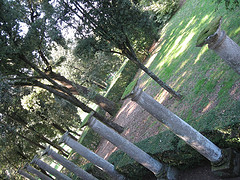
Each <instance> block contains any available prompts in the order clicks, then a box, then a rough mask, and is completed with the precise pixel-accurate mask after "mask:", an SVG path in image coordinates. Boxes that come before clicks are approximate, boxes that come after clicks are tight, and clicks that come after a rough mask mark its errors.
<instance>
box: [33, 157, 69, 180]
mask: <svg viewBox="0 0 240 180" xmlns="http://www.w3.org/2000/svg"><path fill="white" fill-rule="evenodd" d="M31 163H34V164H37V165H38V166H39V167H40V168H42V169H43V170H45V171H48V172H49V173H50V174H52V175H53V176H55V177H56V178H57V179H63V180H71V178H70V177H68V176H66V175H65V174H62V173H60V172H59V171H58V170H56V169H54V168H52V167H51V166H50V165H48V164H47V163H45V162H43V161H41V160H40V159H38V158H37V157H36V156H35V157H34V158H33V160H32V162H31Z"/></svg>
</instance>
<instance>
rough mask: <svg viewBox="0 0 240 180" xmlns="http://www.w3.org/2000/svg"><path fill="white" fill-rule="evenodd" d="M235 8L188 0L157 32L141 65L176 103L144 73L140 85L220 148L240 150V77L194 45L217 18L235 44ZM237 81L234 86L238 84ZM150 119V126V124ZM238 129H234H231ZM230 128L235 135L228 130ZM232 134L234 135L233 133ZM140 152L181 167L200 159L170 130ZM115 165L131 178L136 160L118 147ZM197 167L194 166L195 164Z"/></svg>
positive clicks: (238, 25)
mask: <svg viewBox="0 0 240 180" xmlns="http://www.w3.org/2000/svg"><path fill="white" fill-rule="evenodd" d="M239 10H240V9H239V8H237V9H235V10H233V11H227V10H226V9H225V6H224V5H223V4H220V5H219V7H218V9H216V4H215V3H214V2H212V1H209V0H189V1H186V3H185V4H184V5H183V7H182V8H181V9H180V10H179V11H178V12H177V13H176V14H175V15H174V16H173V17H172V19H171V20H170V21H169V23H168V24H167V25H166V26H165V27H164V28H163V30H162V31H161V43H160V45H159V46H158V47H157V49H156V51H155V52H157V53H155V54H152V56H151V57H150V58H149V60H148V61H147V63H146V66H147V67H148V68H149V69H150V70H151V71H152V72H154V73H155V74H156V75H157V76H158V77H159V78H160V79H161V80H163V81H164V82H166V83H167V84H169V85H170V86H171V87H172V88H173V89H174V90H177V91H179V92H180V93H181V94H182V95H183V97H184V98H183V99H182V100H181V101H178V100H175V99H172V98H171V97H169V96H161V95H162V94H163V93H164V90H163V89H162V88H161V87H159V85H158V84H157V83H156V82H154V81H153V80H152V79H151V78H149V76H147V75H146V74H144V73H143V72H142V73H141V74H140V76H139V77H136V78H140V84H141V87H143V88H144V90H145V91H146V92H147V93H149V94H150V95H151V96H152V97H155V99H156V100H157V101H159V102H164V104H166V106H167V108H168V109H170V110H171V111H172V112H174V113H175V114H176V115H178V116H179V117H181V118H182V119H183V120H185V121H186V122H188V123H189V124H190V125H191V126H193V127H194V128H195V129H197V130H198V131H200V132H201V133H203V134H204V135H205V136H206V137H207V138H209V139H210V140H211V141H212V142H214V143H215V144H216V145H218V146H219V147H220V148H226V147H235V148H237V149H240V137H239V129H238V128H239V125H240V101H239V96H240V89H239V88H236V87H238V86H239V83H240V78H239V75H238V74H237V73H235V72H234V71H233V70H232V69H231V68H230V67H229V66H228V65H227V64H226V63H225V62H224V61H223V60H222V59H221V58H220V57H219V56H218V55H217V54H216V53H215V52H213V51H212V50H209V49H208V47H207V46H203V47H202V48H199V47H196V43H197V38H198V36H199V34H200V33H201V31H202V30H203V29H204V28H205V27H206V26H207V25H208V24H209V23H210V22H211V21H212V20H214V19H216V18H217V17H220V16H222V29H224V30H225V31H226V33H227V35H228V36H229V37H230V38H231V39H233V40H234V41H235V42H236V43H237V44H240V36H239V35H240V22H239V18H237V17H239V16H240V11H239ZM237 85H238V86H237ZM154 123H155V122H153V123H152V124H151V125H149V126H152V125H154ZM236 129H237V130H236ZM229 131H231V133H229ZM233 132H234V133H233ZM232 134H238V135H236V136H235V137H232ZM136 145H137V146H139V147H140V148H141V149H142V150H144V151H145V152H147V153H149V154H151V155H153V156H154V157H156V158H158V159H159V160H160V161H161V162H165V163H168V164H171V165H174V166H178V167H181V168H184V167H186V166H188V167H189V166H191V165H193V164H194V163H195V165H196V164H198V163H199V162H200V161H203V160H204V158H203V156H201V155H200V154H199V153H197V151H195V150H193V149H192V148H190V146H188V145H186V143H185V142H184V141H182V140H180V139H179V138H178V137H176V136H175V135H174V134H173V133H171V132H170V131H164V132H161V133H159V134H158V135H157V136H153V137H150V138H147V139H145V140H143V141H141V142H139V143H137V144H136ZM109 160H110V162H112V163H115V165H116V168H117V169H118V170H119V171H120V172H122V173H125V174H128V175H129V176H131V174H132V177H134V176H135V175H136V174H138V173H141V172H140V171H142V170H140V171H138V172H136V173H135V174H134V175H133V172H134V171H136V169H137V168H138V166H137V165H136V163H135V161H133V160H132V159H130V158H128V157H126V154H124V153H122V152H121V151H117V152H116V153H113V155H112V156H110V159H109ZM198 165H199V164H198Z"/></svg>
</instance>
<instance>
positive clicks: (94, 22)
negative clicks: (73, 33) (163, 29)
mask: <svg viewBox="0 0 240 180" xmlns="http://www.w3.org/2000/svg"><path fill="white" fill-rule="evenodd" d="M61 6H64V7H65V11H64V12H69V13H68V14H66V15H68V17H69V18H70V17H71V18H74V19H75V21H78V22H79V27H78V29H77V30H78V32H79V36H80V37H82V36H85V37H87V39H88V38H93V37H94V36H95V37H94V38H93V39H94V40H95V42H91V41H88V42H89V45H91V47H92V48H87V49H90V51H92V50H93V51H105V52H112V53H117V54H120V55H123V56H126V57H127V58H128V59H130V60H131V61H133V62H134V63H135V64H137V66H138V67H139V68H140V69H142V70H143V71H144V72H146V73H147V74H148V75H149V76H150V77H151V78H152V79H154V80H155V81H156V82H157V83H158V84H159V85H160V86H162V87H163V88H164V89H165V90H167V91H168V92H169V93H171V94H172V95H173V96H174V97H176V98H179V99H180V98H181V95H180V94H179V93H177V92H176V91H174V90H173V89H172V88H170V87H169V86H168V85H167V84H166V83H164V82H163V81H162V80H160V79H159V78H158V77H157V76H156V75H155V74H154V73H152V72H151V71H150V70H149V69H148V68H147V67H146V66H144V65H143V64H142V63H141V61H140V60H139V59H138V57H137V55H136V51H135V50H136V49H137V48H136V47H137V46H136V47H133V44H134V42H136V41H138V39H139V38H141V37H146V38H147V37H151V34H154V33H153V29H152V28H153V27H152V26H151V23H150V21H149V17H148V16H147V15H146V14H144V13H143V12H141V11H140V10H139V9H138V8H137V7H136V6H134V5H133V4H132V3H131V2H130V1H129V0H112V1H107V0H81V1H77V0H71V1H69V0H61ZM76 19H77V20H76ZM93 33H94V36H93ZM146 38H145V39H146ZM83 39H86V38H83ZM141 39H142V38H141ZM80 42H81V41H80ZM135 44H137V43H135ZM114 48H115V49H117V50H115V49H114ZM77 49H78V52H79V53H80V54H82V52H83V53H84V49H85V50H86V48H85V47H83V46H82V43H80V44H79V45H78V46H77Z"/></svg>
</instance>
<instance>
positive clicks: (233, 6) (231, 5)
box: [213, 0, 240, 10]
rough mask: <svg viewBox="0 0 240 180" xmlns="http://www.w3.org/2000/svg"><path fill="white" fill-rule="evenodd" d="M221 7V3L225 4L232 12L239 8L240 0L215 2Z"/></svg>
mask: <svg viewBox="0 0 240 180" xmlns="http://www.w3.org/2000/svg"><path fill="white" fill-rule="evenodd" d="M213 1H215V3H216V4H217V5H218V6H219V5H220V4H221V3H224V4H225V7H226V8H227V9H230V10H234V9H236V8H237V7H239V3H240V1H239V0H213Z"/></svg>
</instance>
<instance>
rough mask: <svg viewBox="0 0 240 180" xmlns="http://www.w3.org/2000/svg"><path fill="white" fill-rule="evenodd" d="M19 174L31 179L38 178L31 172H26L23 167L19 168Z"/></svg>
mask: <svg viewBox="0 0 240 180" xmlns="http://www.w3.org/2000/svg"><path fill="white" fill-rule="evenodd" d="M18 174H20V175H22V176H24V177H26V178H28V179H30V180H37V179H36V178H34V177H32V176H31V175H30V174H28V173H27V172H25V171H24V170H22V169H19V170H18Z"/></svg>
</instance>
